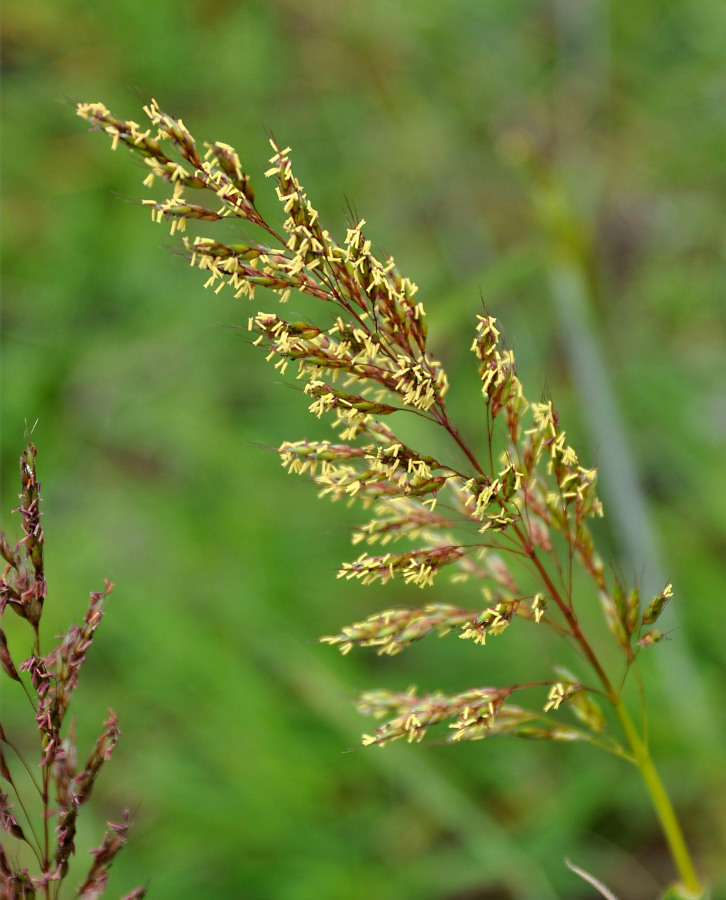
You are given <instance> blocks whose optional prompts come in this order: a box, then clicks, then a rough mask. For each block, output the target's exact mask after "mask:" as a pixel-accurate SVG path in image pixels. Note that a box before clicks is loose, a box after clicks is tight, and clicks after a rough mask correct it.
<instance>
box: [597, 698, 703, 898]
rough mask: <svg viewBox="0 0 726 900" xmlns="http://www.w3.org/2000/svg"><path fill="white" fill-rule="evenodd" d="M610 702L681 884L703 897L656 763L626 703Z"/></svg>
mask: <svg viewBox="0 0 726 900" xmlns="http://www.w3.org/2000/svg"><path fill="white" fill-rule="evenodd" d="M611 700H612V703H613V706H614V707H615V711H616V712H617V714H618V717H619V718H620V721H621V723H622V726H623V729H624V730H625V733H626V735H627V737H628V742H629V744H630V747H631V749H632V751H633V756H634V757H635V762H636V764H637V766H638V768H639V769H640V774H641V775H642V776H643V781H644V782H645V786H646V787H647V789H648V793H649V794H650V798H651V800H652V801H653V806H654V807H655V811H656V814H657V816H658V819H659V820H660V824H661V827H662V829H663V834H664V835H665V838H666V840H667V841H668V847H669V848H670V852H671V856H672V857H673V862H674V863H675V865H676V868H677V869H678V875H679V878H680V879H681V883H682V885H683V887H684V888H685V889H686V890H687V891H688V892H689V894H692V895H693V896H694V897H701V896H702V895H703V891H704V888H703V885H702V884H701V882H700V881H699V879H698V875H697V874H696V870H695V867H694V865H693V861H692V859H691V855H690V853H689V852H688V847H687V846H686V841H685V838H684V837H683V831H682V830H681V826H680V823H679V822H678V819H677V818H676V814H675V810H674V809H673V804H672V803H671V799H670V797H669V796H668V793H667V791H666V789H665V786H664V784H663V782H662V781H661V778H660V775H659V774H658V772H657V770H656V768H655V765H654V764H653V760H652V759H651V757H650V753H649V752H648V748H647V746H646V745H645V743H644V741H643V740H642V738H641V737H640V735H639V734H638V730H637V728H636V727H635V725H634V724H633V720H632V719H631V718H630V714H629V713H628V711H627V709H626V708H625V705H624V703H623V701H622V700H621V699H620V698H619V697H616V696H612V697H611Z"/></svg>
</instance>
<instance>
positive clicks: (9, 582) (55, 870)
mask: <svg viewBox="0 0 726 900" xmlns="http://www.w3.org/2000/svg"><path fill="white" fill-rule="evenodd" d="M35 457H36V450H35V447H34V446H33V444H32V443H30V442H28V445H27V446H26V448H25V449H24V450H23V453H22V456H21V457H20V477H21V485H22V492H21V494H20V500H21V503H20V506H19V507H18V508H17V510H15V511H16V512H19V513H20V514H21V517H22V523H23V532H24V535H25V536H24V537H23V539H22V540H21V541H20V542H19V543H18V544H17V545H16V546H15V547H14V548H12V547H11V546H10V544H9V542H8V540H7V538H6V537H5V535H4V534H2V533H0V553H1V554H2V556H3V558H4V559H5V563H6V565H5V570H4V572H3V574H2V578H0V618H2V615H3V614H4V612H5V610H6V609H7V608H10V609H12V610H14V611H15V612H16V613H18V614H19V615H20V616H21V617H22V618H24V619H26V620H27V621H28V623H29V624H30V626H31V627H32V629H33V635H34V640H33V649H32V652H31V653H30V655H29V656H28V657H27V658H26V659H24V660H23V661H22V662H20V663H19V664H18V665H16V664H15V661H14V660H13V658H12V654H11V650H10V647H9V646H8V641H7V638H6V636H5V632H4V631H3V630H2V629H0V661H1V662H2V669H3V672H4V673H5V675H6V676H7V677H8V678H9V679H10V680H11V681H12V682H15V683H18V684H20V685H21V687H22V689H23V690H24V691H25V693H26V695H27V697H28V699H29V700H30V701H31V703H32V705H33V708H34V714H35V727H36V730H37V733H38V739H39V748H40V773H41V775H40V780H39V781H38V780H36V779H35V777H33V779H32V783H33V786H34V787H35V788H36V789H37V791H38V793H39V796H40V800H41V803H42V807H43V813H42V814H43V819H44V822H43V824H42V826H41V827H40V828H35V827H33V823H32V821H31V820H30V819H28V823H27V827H26V828H23V826H21V825H20V823H19V822H18V821H17V819H16V817H15V815H14V813H13V812H12V804H11V802H10V800H9V797H8V795H7V794H4V793H2V794H0V830H3V831H6V832H8V833H9V834H10V835H11V836H12V837H13V838H15V839H16V840H18V841H21V842H23V843H26V844H28V845H29V847H30V848H31V849H32V851H33V853H34V855H35V858H36V859H37V860H38V862H39V864H40V869H41V871H40V874H39V875H31V874H30V872H29V871H28V870H27V869H20V868H18V867H17V865H16V864H15V862H14V861H13V862H11V859H10V857H9V856H8V855H6V854H5V853H4V851H0V896H2V897H8V898H13V900H14V898H18V900H20V898H21V897H26V896H28V897H30V896H33V895H34V894H35V893H36V892H38V891H40V890H44V891H45V894H44V896H49V895H48V893H47V890H46V888H47V887H48V886H49V885H50V884H51V883H53V882H60V881H62V880H63V879H64V878H65V877H66V875H67V873H68V864H69V860H70V857H71V855H72V854H73V853H75V837H76V829H77V819H78V814H79V811H80V809H81V807H82V806H83V805H84V804H85V803H87V802H88V800H89V799H90V796H91V790H92V787H93V784H94V782H95V780H96V778H97V777H98V775H99V773H100V771H101V768H102V767H103V765H104V763H105V762H106V761H107V760H108V759H109V757H110V755H111V752H112V750H113V748H114V747H115V745H116V743H117V741H118V739H119V736H120V731H119V728H118V719H117V718H116V716H115V714H114V713H113V712H111V711H109V718H108V719H107V721H106V722H104V728H103V731H102V732H101V734H100V735H99V737H98V739H97V741H96V745H95V747H94V748H93V750H92V751H91V753H90V755H89V757H88V759H87V761H86V763H85V765H84V767H83V768H82V769H81V771H80V772H79V771H78V770H77V751H76V741H75V735H74V731H73V725H72V723H71V726H70V727H69V728H65V727H64V723H65V717H66V713H67V711H68V708H69V706H70V703H71V699H72V696H73V694H74V692H75V689H76V687H77V686H78V678H79V673H80V669H81V667H82V665H83V663H84V662H85V659H86V654H87V652H88V649H89V647H90V646H91V643H92V641H93V638H94V635H95V632H96V629H97V628H98V625H99V624H100V622H101V618H102V617H103V612H104V610H103V604H104V601H105V599H106V598H107V597H108V595H109V594H110V592H111V589H112V587H113V585H111V584H110V583H109V582H106V585H105V588H104V590H103V591H94V592H93V593H91V598H90V602H89V605H88V609H87V611H86V614H85V616H84V620H83V624H82V625H72V626H71V627H70V628H69V629H68V630H67V632H66V633H65V635H63V636H62V637H61V638H60V643H59V644H58V645H57V646H56V647H54V648H53V649H51V650H50V652H48V653H46V654H45V655H44V654H43V653H42V652H41V641H40V630H39V627H38V626H39V624H40V619H41V615H42V612H43V604H44V601H45V598H46V594H47V587H46V582H45V577H44V573H43V545H44V540H45V539H44V536H43V529H42V527H41V525H40V517H41V510H40V482H39V481H38V480H37V477H36V469H35ZM24 672H27V673H28V678H27V679H24V678H23V676H22V674H21V673H24ZM27 680H29V682H30V684H29V685H28V684H27V683H26V681H27ZM3 745H5V746H7V747H8V748H10V749H12V751H13V754H14V755H16V756H20V759H19V761H20V762H22V763H23V765H24V767H25V769H26V770H28V771H31V769H30V768H29V765H28V763H27V761H26V760H24V759H23V757H22V756H21V755H20V754H19V751H18V750H17V749H16V744H15V743H14V742H13V743H11V741H10V739H9V738H8V737H7V736H6V733H5V730H4V728H3V726H2V724H1V723H0V775H1V776H2V778H3V779H4V780H5V781H6V782H7V783H8V784H9V785H10V787H11V789H12V790H13V791H14V793H15V796H16V798H17V799H18V801H19V807H20V808H21V809H22V811H23V813H24V815H25V817H26V818H28V806H27V804H26V803H25V802H24V801H23V800H22V794H21V789H20V788H19V786H18V784H17V783H16V782H15V780H14V777H13V771H12V768H13V767H12V765H11V762H13V760H9V759H8V757H7V756H6V755H5V752H4V749H3ZM51 783H52V784H54V785H55V801H56V806H55V809H51V808H50V800H51V797H50V786H51ZM49 820H55V832H54V845H53V846H51V835H52V831H51V829H50V828H49V827H48V825H47V823H48V821H49ZM124 833H125V832H124ZM120 846H121V844H118V846H117V847H116V849H120ZM115 852H116V851H115V850H114V853H115ZM112 858H113V854H111V855H106V857H105V859H106V863H105V865H104V868H103V871H104V872H105V871H107V869H108V866H109V865H110V862H111V859H112ZM106 877H107V876H104V875H102V872H101V870H100V869H99V870H97V871H96V872H95V874H93V872H92V875H89V879H90V880H88V881H87V882H86V885H85V886H84V887H82V888H81V889H79V892H78V896H81V897H88V898H91V897H93V898H96V897H99V896H100V895H101V893H102V892H103V888H104V886H105V879H106ZM131 896H134V897H135V898H140V897H142V896H143V889H138V890H137V891H136V892H134V894H133V895H129V897H131Z"/></svg>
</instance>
